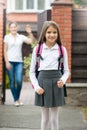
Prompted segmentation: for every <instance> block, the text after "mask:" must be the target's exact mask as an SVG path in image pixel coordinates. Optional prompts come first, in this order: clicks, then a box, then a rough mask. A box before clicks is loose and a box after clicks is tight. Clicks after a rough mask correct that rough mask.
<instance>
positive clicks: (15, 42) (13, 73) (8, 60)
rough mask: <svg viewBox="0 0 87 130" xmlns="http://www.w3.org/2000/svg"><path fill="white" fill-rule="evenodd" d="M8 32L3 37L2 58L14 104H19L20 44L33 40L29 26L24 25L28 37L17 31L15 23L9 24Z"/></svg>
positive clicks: (21, 69) (21, 63)
mask: <svg viewBox="0 0 87 130" xmlns="http://www.w3.org/2000/svg"><path fill="white" fill-rule="evenodd" d="M9 30H10V34H7V35H5V37H4V60H5V65H6V69H7V74H8V77H9V80H10V89H11V93H12V96H13V99H14V105H15V106H20V105H23V103H22V102H21V101H20V93H21V88H22V78H23V61H22V45H23V43H26V44H32V43H33V41H34V37H33V34H32V32H31V27H30V26H28V27H26V32H27V33H28V34H29V36H30V37H29V38H28V37H26V36H24V35H22V34H18V33H17V23H16V22H11V23H10V24H9Z"/></svg>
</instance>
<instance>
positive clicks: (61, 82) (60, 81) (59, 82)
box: [57, 79, 64, 88]
mask: <svg viewBox="0 0 87 130" xmlns="http://www.w3.org/2000/svg"><path fill="white" fill-rule="evenodd" d="M63 85H64V83H63V81H62V80H61V79H60V80H58V81H57V86H58V88H62V87H63Z"/></svg>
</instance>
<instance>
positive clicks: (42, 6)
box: [37, 0, 45, 10]
mask: <svg viewBox="0 0 87 130" xmlns="http://www.w3.org/2000/svg"><path fill="white" fill-rule="evenodd" d="M37 8H38V10H43V9H45V0H38V7H37Z"/></svg>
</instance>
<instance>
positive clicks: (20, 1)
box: [15, 0, 23, 10]
mask: <svg viewBox="0 0 87 130" xmlns="http://www.w3.org/2000/svg"><path fill="white" fill-rule="evenodd" d="M15 9H16V10H22V9H23V0H15Z"/></svg>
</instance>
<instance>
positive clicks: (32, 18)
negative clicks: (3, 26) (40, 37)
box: [6, 0, 54, 33]
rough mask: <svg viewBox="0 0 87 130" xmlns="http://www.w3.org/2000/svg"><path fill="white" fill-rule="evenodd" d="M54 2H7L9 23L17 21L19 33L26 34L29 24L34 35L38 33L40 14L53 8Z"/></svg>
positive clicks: (11, 0) (41, 0) (45, 0)
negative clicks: (52, 3)
mask: <svg viewBox="0 0 87 130" xmlns="http://www.w3.org/2000/svg"><path fill="white" fill-rule="evenodd" d="M53 1H54V0H7V11H6V12H7V23H8V22H10V21H16V22H17V23H18V25H19V31H20V32H25V25H26V24H27V23H29V24H30V25H31V27H32V30H33V33H36V32H37V21H38V13H40V12H42V11H43V10H46V9H49V8H51V6H50V4H51V2H53Z"/></svg>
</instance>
